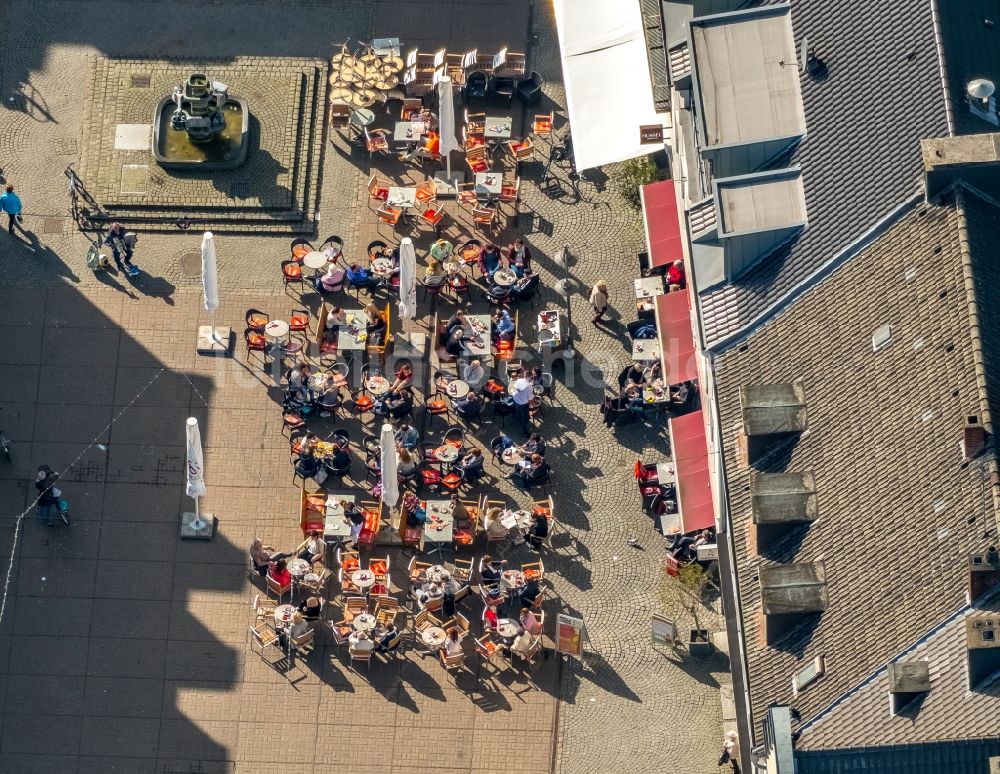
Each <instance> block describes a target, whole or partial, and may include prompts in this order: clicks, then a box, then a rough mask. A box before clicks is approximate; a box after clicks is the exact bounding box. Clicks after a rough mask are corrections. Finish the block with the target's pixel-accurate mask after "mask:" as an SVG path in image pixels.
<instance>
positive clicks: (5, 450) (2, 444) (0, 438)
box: [0, 428, 10, 462]
mask: <svg viewBox="0 0 1000 774" xmlns="http://www.w3.org/2000/svg"><path fill="white" fill-rule="evenodd" d="M0 454H2V455H3V456H4V457H6V458H7V462H10V441H9V440H8V439H7V436H6V435H4V432H3V428H0Z"/></svg>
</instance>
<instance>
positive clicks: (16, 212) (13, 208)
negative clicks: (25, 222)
mask: <svg viewBox="0 0 1000 774" xmlns="http://www.w3.org/2000/svg"><path fill="white" fill-rule="evenodd" d="M23 207H24V205H22V204H21V197H20V196H18V195H17V194H16V193H14V186H12V185H8V186H7V191H6V192H5V193H4V194H2V195H0V210H3V211H4V212H6V213H7V233H9V234H13V233H14V226H15V224H17V223H20V222H21V220H22V218H21V210H22V209H23Z"/></svg>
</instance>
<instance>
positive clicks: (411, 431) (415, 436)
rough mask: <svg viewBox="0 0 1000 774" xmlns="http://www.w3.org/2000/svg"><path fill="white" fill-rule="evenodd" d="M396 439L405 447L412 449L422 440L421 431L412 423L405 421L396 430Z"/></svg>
mask: <svg viewBox="0 0 1000 774" xmlns="http://www.w3.org/2000/svg"><path fill="white" fill-rule="evenodd" d="M395 439H396V442H397V443H398V444H400V445H401V446H402V447H403V448H404V449H408V450H410V451H412V450H413V449H416V448H417V444H418V443H419V442H420V433H419V432H418V431H417V429H416V428H415V427H413V426H412V425H409V424H407V423H406V422H403V423H402V424H401V425H400V426H399V429H398V430H397V431H396V435H395Z"/></svg>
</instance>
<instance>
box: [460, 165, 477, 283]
mask: <svg viewBox="0 0 1000 774" xmlns="http://www.w3.org/2000/svg"><path fill="white" fill-rule="evenodd" d="M455 200H456V201H457V202H458V203H459V204H466V205H468V206H470V207H475V206H476V205H477V204H479V196H478V195H477V194H476V184H475V183H459V184H458V189H457V193H456V194H455ZM477 260H478V257H477V258H474V259H473V260H472V263H473V264H474V263H475V262H476V261H477ZM465 262H466V263H469V262H470V261H469V260H468V259H466V260H465Z"/></svg>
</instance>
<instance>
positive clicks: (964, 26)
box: [937, 0, 1000, 134]
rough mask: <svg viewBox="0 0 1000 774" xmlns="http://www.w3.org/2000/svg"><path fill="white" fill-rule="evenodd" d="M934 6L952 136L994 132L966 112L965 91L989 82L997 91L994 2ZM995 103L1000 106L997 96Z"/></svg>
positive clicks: (999, 36)
mask: <svg viewBox="0 0 1000 774" xmlns="http://www.w3.org/2000/svg"><path fill="white" fill-rule="evenodd" d="M937 6H938V16H939V18H940V26H941V47H942V48H943V50H944V62H945V71H946V75H947V82H948V98H949V100H950V102H951V108H952V113H953V119H954V133H955V134H980V133H981V132H994V131H996V127H995V126H994V125H993V124H990V123H989V122H987V121H984V120H983V119H982V118H979V117H977V116H975V115H973V114H972V113H971V112H970V111H969V107H968V104H967V102H966V87H967V85H968V83H969V81H971V80H973V79H974V78H988V79H989V80H991V81H993V83H994V84H995V85H996V86H997V87H998V88H1000V9H998V7H997V4H996V2H995V0H962V1H961V2H958V3H956V2H948V0H937ZM995 99H996V100H997V101H998V102H1000V93H998V94H997V95H996V96H995Z"/></svg>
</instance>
